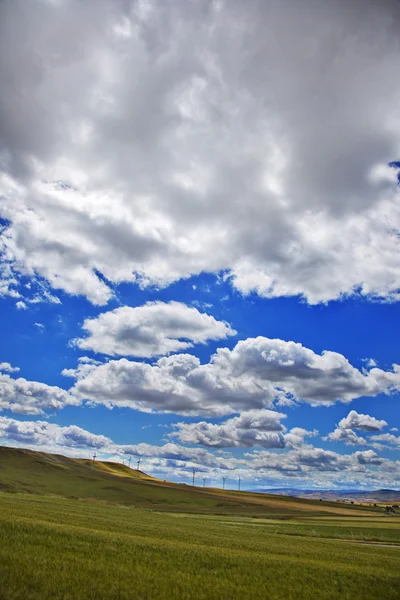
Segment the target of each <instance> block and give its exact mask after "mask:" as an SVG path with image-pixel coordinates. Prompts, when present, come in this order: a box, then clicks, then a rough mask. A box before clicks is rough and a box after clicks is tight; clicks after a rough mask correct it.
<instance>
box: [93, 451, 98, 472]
mask: <svg viewBox="0 0 400 600" xmlns="http://www.w3.org/2000/svg"><path fill="white" fill-rule="evenodd" d="M96 457H97V454H96V450H95V451H94V452H93V465H92V469H94V463H95V460H96Z"/></svg>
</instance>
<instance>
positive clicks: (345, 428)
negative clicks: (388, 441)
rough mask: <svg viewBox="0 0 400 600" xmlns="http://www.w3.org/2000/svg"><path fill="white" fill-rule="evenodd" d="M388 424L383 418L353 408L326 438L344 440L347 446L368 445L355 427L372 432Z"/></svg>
mask: <svg viewBox="0 0 400 600" xmlns="http://www.w3.org/2000/svg"><path fill="white" fill-rule="evenodd" d="M386 426H387V422H386V421H384V420H383V419H382V420H378V419H375V417H371V416H370V415H362V414H360V413H358V412H357V411H355V410H351V411H350V412H349V414H348V415H347V417H344V418H343V419H342V420H341V421H339V424H338V426H337V428H336V429H335V430H334V431H332V432H331V433H329V434H328V436H327V437H326V438H325V439H329V440H331V441H333V442H344V443H345V444H346V445H347V446H366V445H367V444H368V443H369V442H367V440H366V439H365V438H363V437H361V436H359V435H357V434H356V433H355V431H353V429H360V430H362V431H366V432H368V433H371V432H373V431H381V430H382V429H383V428H384V427H386ZM373 437H374V436H372V437H371V439H373ZM378 437H379V436H378Z"/></svg>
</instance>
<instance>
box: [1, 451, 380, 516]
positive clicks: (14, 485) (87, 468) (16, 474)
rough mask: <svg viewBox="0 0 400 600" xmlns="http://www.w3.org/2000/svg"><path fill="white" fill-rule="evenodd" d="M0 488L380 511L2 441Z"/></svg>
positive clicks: (238, 507) (201, 509)
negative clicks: (205, 482)
mask: <svg viewBox="0 0 400 600" xmlns="http://www.w3.org/2000/svg"><path fill="white" fill-rule="evenodd" d="M0 490H1V491H5V492H14V493H29V494H40V495H47V496H48V495H53V496H60V497H66V498H74V499H77V500H78V499H79V500H87V501H88V500H91V501H100V502H107V503H113V504H121V505H126V506H135V507H138V508H150V509H154V510H158V511H160V510H162V511H168V512H185V513H188V512H191V513H208V514H240V515H251V516H266V515H273V516H280V515H281V516H283V517H284V516H290V515H296V514H297V515H302V514H303V515H304V514H307V513H310V514H313V515H317V514H320V515H324V514H325V515H326V514H327V513H328V514H336V515H343V516H344V515H348V516H352V515H353V516H355V515H356V514H357V513H359V514H363V515H365V514H367V513H368V514H371V515H373V514H376V511H381V509H380V508H375V509H374V508H372V507H361V506H343V504H339V503H335V502H321V501H318V500H305V499H299V498H293V497H289V496H287V497H285V496H276V495H273V494H263V493H253V492H238V491H233V490H220V489H216V488H202V487H192V486H188V485H186V484H179V483H172V482H168V481H163V480H161V479H156V478H154V477H151V476H149V475H147V474H146V473H143V472H142V471H137V470H134V469H130V468H129V467H127V466H126V465H123V464H119V463H113V462H107V461H96V462H93V461H92V460H89V459H77V458H68V457H66V456H62V455H60V454H48V453H44V452H37V451H34V450H25V449H19V448H8V447H4V446H0Z"/></svg>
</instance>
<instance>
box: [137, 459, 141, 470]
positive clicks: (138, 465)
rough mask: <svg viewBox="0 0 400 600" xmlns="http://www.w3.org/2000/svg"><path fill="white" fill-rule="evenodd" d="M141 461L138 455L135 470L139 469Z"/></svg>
mask: <svg viewBox="0 0 400 600" xmlns="http://www.w3.org/2000/svg"><path fill="white" fill-rule="evenodd" d="M141 462H142V459H141V458H140V457H139V460H138V461H137V469H136V471H139V467H140V463H141Z"/></svg>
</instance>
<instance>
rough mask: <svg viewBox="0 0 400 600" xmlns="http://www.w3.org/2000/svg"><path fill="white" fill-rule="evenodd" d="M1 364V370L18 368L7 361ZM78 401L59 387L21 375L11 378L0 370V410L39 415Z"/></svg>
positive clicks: (11, 370) (75, 403) (10, 370)
mask: <svg viewBox="0 0 400 600" xmlns="http://www.w3.org/2000/svg"><path fill="white" fill-rule="evenodd" d="M4 365H5V367H4ZM2 366H3V371H8V372H13V371H18V370H19V369H16V368H12V367H11V366H10V364H9V363H2ZM79 403H80V402H79V400H78V399H77V398H76V397H74V396H72V395H71V394H70V393H69V392H67V391H65V390H63V389H62V388H60V387H57V386H51V385H47V384H45V383H40V382H38V381H28V380H27V379H24V378H23V377H18V379H13V378H12V377H11V376H10V375H9V374H7V373H5V372H3V373H1V372H0V411H3V410H10V411H11V412H14V413H21V414H27V415H39V414H42V413H43V412H44V411H45V410H58V409H61V408H63V407H64V406H66V405H77V404H79Z"/></svg>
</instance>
